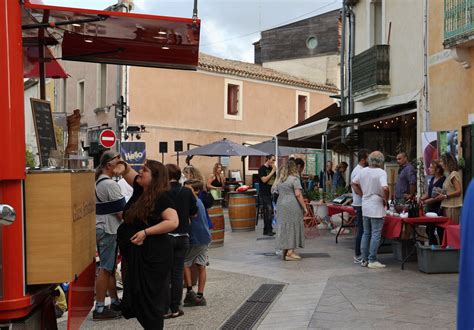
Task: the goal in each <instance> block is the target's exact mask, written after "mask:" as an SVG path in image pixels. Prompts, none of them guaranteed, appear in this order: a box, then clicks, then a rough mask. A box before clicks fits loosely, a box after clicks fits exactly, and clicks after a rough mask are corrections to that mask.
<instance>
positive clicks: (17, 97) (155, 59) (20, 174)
mask: <svg viewBox="0 0 474 330" xmlns="http://www.w3.org/2000/svg"><path fill="white" fill-rule="evenodd" d="M199 33H200V20H199V19H198V18H197V10H196V1H195V3H194V15H193V17H192V18H176V17H164V16H153V15H143V14H135V13H122V12H109V11H97V10H87V9H78V8H66V7H56V6H49V5H44V4H42V3H41V1H39V0H36V1H35V0H22V1H20V0H0V40H2V41H1V43H0V95H1V96H0V132H1V133H2V138H1V139H0V154H1V156H2V159H1V162H2V165H1V166H0V327H11V328H15V327H19V326H22V327H24V326H27V328H29V327H30V326H33V327H34V328H41V329H54V328H56V327H57V325H56V319H55V315H54V306H53V298H52V296H51V293H52V292H53V290H54V289H55V287H56V285H57V284H58V283H61V282H70V289H69V292H68V298H69V310H68V328H74V329H77V328H79V327H80V325H81V323H82V321H83V320H84V319H85V317H86V316H87V315H88V313H89V312H90V310H91V308H92V305H93V301H94V278H95V259H94V257H95V195H94V177H93V173H92V172H90V171H68V170H67V169H61V170H58V171H48V170H44V171H43V170H41V169H40V170H37V171H34V173H30V172H28V171H27V170H26V165H25V150H26V145H25V119H24V102H25V101H24V88H23V78H24V76H25V65H26V64H27V65H29V66H30V67H29V68H28V70H27V71H28V75H29V76H31V75H38V78H39V80H40V95H41V99H45V78H46V76H47V72H46V71H47V70H46V69H47V66H48V65H52V64H51V61H53V62H54V59H51V53H50V51H49V50H48V46H53V45H58V44H60V45H61V53H62V54H61V58H62V59H63V60H71V61H85V62H95V63H106V64H117V65H136V66H147V67H160V68H178V69H186V70H195V69H196V67H197V64H198V56H199ZM31 53H34V54H37V56H36V58H37V63H30V62H31V56H26V55H25V54H31ZM33 58H35V56H33ZM48 58H49V60H48ZM47 61H49V62H48V63H46V62H47ZM25 62H28V63H25ZM31 65H34V66H37V69H35V68H33V69H31ZM52 70H54V68H53V69H52Z"/></svg>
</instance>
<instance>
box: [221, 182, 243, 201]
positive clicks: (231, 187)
mask: <svg viewBox="0 0 474 330" xmlns="http://www.w3.org/2000/svg"><path fill="white" fill-rule="evenodd" d="M239 187H240V184H239V183H238V182H232V181H229V182H226V183H225V185H224V207H227V206H228V205H229V192H231V191H235V189H237V188H239Z"/></svg>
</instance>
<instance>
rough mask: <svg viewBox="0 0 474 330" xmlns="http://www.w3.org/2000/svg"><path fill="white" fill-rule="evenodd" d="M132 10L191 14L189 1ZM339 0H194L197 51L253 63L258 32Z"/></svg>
mask: <svg viewBox="0 0 474 330" xmlns="http://www.w3.org/2000/svg"><path fill="white" fill-rule="evenodd" d="M43 3H44V4H50V5H58V6H66V7H80V8H91V9H104V8H106V7H108V6H110V5H112V4H114V3H116V1H115V0H82V1H78V0H43ZM134 3H135V9H134V12H137V13H146V14H154V15H163V16H178V17H188V18H190V17H192V12H193V0H173V1H172V0H134ZM341 3H342V0H198V16H199V18H200V19H201V22H202V26H201V41H200V43H201V45H200V51H201V52H204V53H207V54H211V55H215V56H219V57H222V58H228V59H235V60H241V61H246V62H253V45H252V43H253V42H255V41H257V40H259V39H260V33H259V32H260V31H262V30H267V29H269V28H273V27H276V26H279V25H285V24H288V23H291V22H294V21H298V20H301V19H304V18H307V17H311V16H315V15H318V14H321V13H324V12H327V11H330V10H333V9H337V8H340V6H341Z"/></svg>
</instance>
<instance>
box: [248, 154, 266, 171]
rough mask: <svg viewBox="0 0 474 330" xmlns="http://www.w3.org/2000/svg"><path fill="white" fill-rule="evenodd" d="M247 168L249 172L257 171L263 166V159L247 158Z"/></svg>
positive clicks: (256, 157) (258, 157)
mask: <svg viewBox="0 0 474 330" xmlns="http://www.w3.org/2000/svg"><path fill="white" fill-rule="evenodd" d="M248 158H249V166H248V169H249V170H250V171H255V170H258V169H259V168H260V167H261V166H262V165H263V164H265V158H266V157H264V156H263V157H261V156H249V157H248Z"/></svg>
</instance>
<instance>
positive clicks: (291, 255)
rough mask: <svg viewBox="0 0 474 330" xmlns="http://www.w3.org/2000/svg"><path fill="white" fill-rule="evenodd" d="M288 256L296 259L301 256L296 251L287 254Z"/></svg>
mask: <svg viewBox="0 0 474 330" xmlns="http://www.w3.org/2000/svg"><path fill="white" fill-rule="evenodd" d="M289 256H290V257H292V258H295V259H298V260H300V259H301V256H299V255H297V254H296V253H292V254H289Z"/></svg>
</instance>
